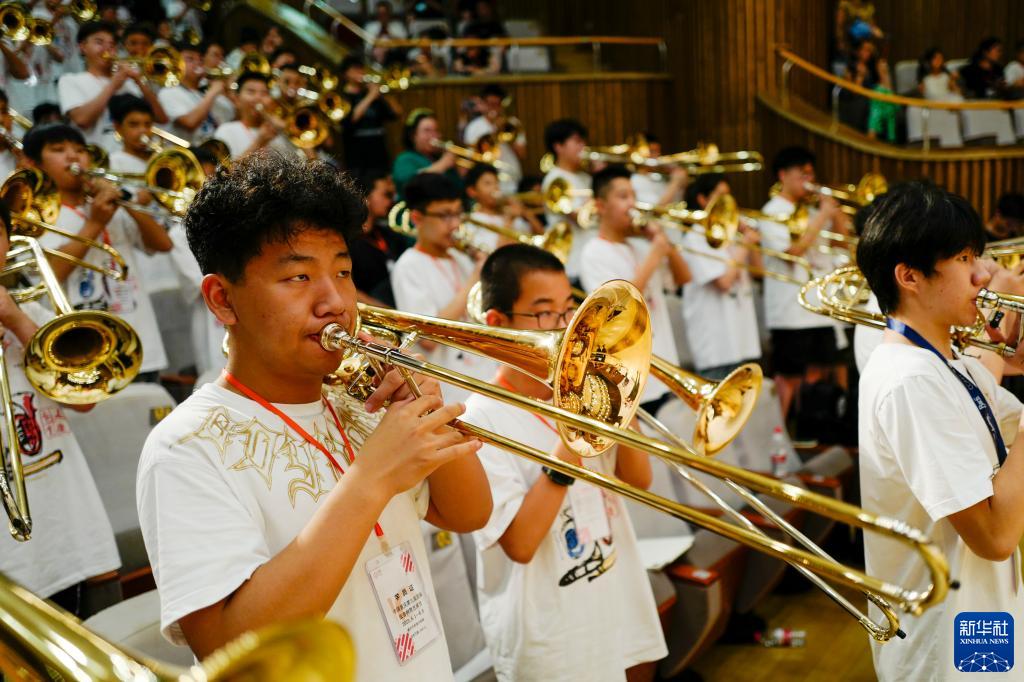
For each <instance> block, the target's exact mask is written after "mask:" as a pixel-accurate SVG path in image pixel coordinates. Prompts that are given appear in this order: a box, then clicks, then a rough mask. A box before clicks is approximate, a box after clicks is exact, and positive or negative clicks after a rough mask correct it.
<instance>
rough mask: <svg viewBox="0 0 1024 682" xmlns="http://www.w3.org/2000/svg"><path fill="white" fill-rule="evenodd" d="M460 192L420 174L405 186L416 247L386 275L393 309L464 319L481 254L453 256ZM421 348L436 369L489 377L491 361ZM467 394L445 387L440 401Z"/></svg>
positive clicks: (425, 343)
mask: <svg viewBox="0 0 1024 682" xmlns="http://www.w3.org/2000/svg"><path fill="white" fill-rule="evenodd" d="M460 195H461V192H460V191H459V188H458V187H457V186H456V185H455V183H454V182H453V181H452V180H450V179H448V177H446V176H444V175H441V174H440V173H420V174H419V175H417V176H416V177H414V178H413V179H412V180H410V181H409V182H408V183H407V184H406V190H405V197H406V202H407V203H408V205H409V207H410V210H411V211H412V221H413V224H414V225H415V226H416V244H415V246H413V247H412V248H411V249H406V250H405V251H404V252H403V253H402V255H401V256H399V257H398V260H397V261H395V267H394V268H393V269H392V271H391V289H392V291H393V292H394V294H395V307H396V308H397V309H398V310H405V311H408V312H410V313H418V314H420V315H429V316H431V317H440V318H444V319H446V320H464V319H465V317H466V298H467V297H468V295H469V290H470V289H471V288H472V287H473V285H474V284H476V282H477V280H478V279H479V277H480V266H481V265H482V264H483V254H477V261H476V262H474V261H473V259H471V258H470V257H469V256H467V255H465V254H464V253H461V252H459V251H457V250H456V249H455V248H454V246H455V241H454V234H455V231H456V230H457V229H458V227H459V224H460V222H461V220H462V200H461V199H460V198H459V197H460ZM419 345H420V347H421V348H422V349H423V350H424V351H426V354H427V358H428V359H429V360H430V361H431V362H434V363H436V364H439V365H442V366H444V367H448V368H450V369H454V370H456V371H458V372H462V373H463V374H469V375H471V376H475V377H477V378H480V379H484V378H489V377H490V376H491V375H492V374H493V373H494V361H493V360H489V359H487V358H484V357H482V356H479V355H476V354H474V353H469V352H466V351H462V350H458V349H456V348H452V347H451V346H446V345H443V344H436V343H432V342H430V341H427V340H422V341H420V343H419ZM468 395H469V392H468V391H466V390H465V389H460V388H458V387H455V386H449V385H445V386H444V396H445V400H448V401H457V400H465V398H466V397H468Z"/></svg>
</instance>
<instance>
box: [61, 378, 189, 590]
mask: <svg viewBox="0 0 1024 682" xmlns="http://www.w3.org/2000/svg"><path fill="white" fill-rule="evenodd" d="M172 409H174V399H173V398H172V397H171V395H170V393H168V392H167V390H166V389H165V388H164V387H163V386H160V385H159V384H151V383H134V384H131V385H129V386H128V387H127V388H125V389H124V390H123V391H121V392H120V393H117V394H115V395H114V396H112V397H111V398H110V399H109V400H105V401H103V402H101V403H99V404H98V405H96V407H95V408H93V409H92V411H90V412H88V413H79V412H74V411H72V410H68V411H67V415H68V420H69V421H70V422H71V426H72V429H73V430H74V433H75V437H76V438H77V439H78V443H79V445H81V446H82V452H84V453H85V459H86V461H88V463H89V468H90V470H91V471H92V475H93V478H94V479H96V487H97V488H98V489H99V491H100V497H101V498H102V499H103V506H104V507H105V508H106V510H107V516H108V517H110V524H111V526H113V529H114V536H115V537H116V538H117V548H118V551H119V552H120V554H121V564H122V566H121V571H122V573H123V574H124V573H129V572H131V571H133V570H136V569H139V568H142V567H145V566H148V565H149V559H148V558H147V556H146V550H145V546H144V545H143V542H142V531H141V530H140V529H139V515H138V511H137V510H136V507H135V472H136V470H137V469H138V464H139V455H140V453H141V452H142V445H143V444H144V443H145V441H146V437H147V436H148V435H149V432H150V430H151V429H152V428H153V426H154V425H155V424H156V423H157V422H158V421H160V420H161V419H162V418H163V417H165V416H166V415H167V414H168V413H170V411H171V410H172Z"/></svg>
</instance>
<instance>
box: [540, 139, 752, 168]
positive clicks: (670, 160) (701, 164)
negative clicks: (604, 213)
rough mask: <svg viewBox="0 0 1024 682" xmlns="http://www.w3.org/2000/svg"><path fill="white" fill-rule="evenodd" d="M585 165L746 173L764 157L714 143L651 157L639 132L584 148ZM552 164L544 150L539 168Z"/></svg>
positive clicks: (583, 158)
mask: <svg viewBox="0 0 1024 682" xmlns="http://www.w3.org/2000/svg"><path fill="white" fill-rule="evenodd" d="M581 160H582V161H583V165H584V167H588V166H590V165H591V164H593V163H596V162H601V163H614V164H623V165H626V166H632V167H634V168H635V167H637V166H645V167H648V168H663V167H665V166H681V167H683V168H685V169H686V170H687V172H688V173H689V174H690V175H706V174H708V173H749V172H751V171H759V170H761V168H762V163H763V161H764V157H762V156H761V154H760V152H756V151H738V152H720V151H719V150H718V145H716V144H713V143H708V144H704V143H701V144H699V145H698V146H697V147H696V148H695V149H691V150H689V151H685V152H677V153H675V154H667V155H663V156H651V150H650V147H649V146H648V144H647V141H646V139H645V138H644V137H643V136H642V135H640V136H638V137H637V138H636V139H635V140H627V141H626V143H625V144H617V145H612V146H610V147H584V148H583V153H582V154H581ZM554 166H555V157H554V155H553V154H551V153H547V154H545V155H544V156H542V157H541V159H540V170H541V172H542V173H547V172H548V171H550V170H551V169H552V168H554Z"/></svg>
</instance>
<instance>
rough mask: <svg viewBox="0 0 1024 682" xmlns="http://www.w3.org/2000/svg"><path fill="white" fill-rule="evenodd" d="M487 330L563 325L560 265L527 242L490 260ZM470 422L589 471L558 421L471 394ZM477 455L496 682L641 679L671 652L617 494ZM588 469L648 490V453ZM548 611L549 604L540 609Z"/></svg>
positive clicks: (483, 595)
mask: <svg viewBox="0 0 1024 682" xmlns="http://www.w3.org/2000/svg"><path fill="white" fill-rule="evenodd" d="M481 278H482V279H481V281H482V286H483V289H482V297H483V308H484V309H485V310H486V315H487V323H488V324H491V325H493V326H499V327H509V328H513V329H532V330H536V329H541V330H545V329H557V328H562V327H564V326H565V325H566V323H567V319H566V318H567V316H571V315H572V312H571V311H572V310H574V309H575V305H576V304H575V303H574V301H573V295H572V288H571V287H570V286H569V279H568V278H567V277H566V276H565V271H564V270H563V269H562V265H561V263H560V262H559V261H558V260H557V259H555V258H554V257H553V256H551V255H550V254H547V253H545V252H543V251H540V250H539V249H536V248H534V247H531V246H523V245H513V246H506V247H502V248H501V249H499V250H498V251H497V252H495V254H494V255H492V256H491V257H490V258H489V259H488V261H487V264H485V266H484V271H483V274H482V276H481ZM493 383H495V384H496V385H499V386H502V387H504V388H507V389H509V390H511V391H514V392H515V393H518V394H520V395H523V396H526V397H529V398H534V399H537V400H550V399H551V390H550V389H549V388H548V387H547V386H546V385H544V384H542V383H540V382H538V381H536V380H535V379H532V378H530V377H528V376H526V375H525V374H522V373H520V372H518V371H516V370H513V369H510V368H508V367H505V366H501V367H500V368H499V369H498V370H497V373H496V375H495V377H494V379H493ZM465 420H466V421H468V422H470V423H472V424H475V425H477V426H480V427H482V428H485V429H488V430H490V431H495V432H497V433H499V434H501V435H505V436H508V437H510V438H513V439H515V440H516V441H519V442H522V443H525V444H526V445H529V446H531V447H534V448H536V449H538V450H541V451H542V452H546V453H550V454H551V455H552V456H553V457H557V458H560V459H563V460H566V461H569V462H572V463H574V464H581V462H580V458H579V457H577V456H576V455H573V454H572V453H571V452H570V451H569V450H568V449H567V448H566V447H565V446H564V445H563V444H562V442H561V440H560V438H559V436H558V434H557V431H556V429H555V426H554V424H552V423H550V422H549V421H548V420H546V419H543V418H541V417H539V416H537V415H534V414H531V413H530V412H527V411H525V410H522V409H519V408H516V407H513V406H511V405H507V404H504V403H500V402H497V401H495V400H491V399H489V398H484V397H482V396H478V395H475V396H472V397H471V398H470V399H469V400H468V401H467V403H466V415H465ZM480 459H481V462H482V463H483V466H484V469H485V470H486V472H487V480H488V483H489V484H490V487H491V494H492V496H493V498H494V512H493V513H492V514H491V518H490V520H489V521H488V522H487V525H486V526H484V528H482V529H481V530H479V531H477V532H476V533H474V534H473V537H474V539H475V540H476V546H477V549H478V550H479V555H478V556H479V559H478V562H477V564H478V566H479V567H480V568H479V571H480V572H479V575H478V578H477V588H478V592H479V598H480V599H479V601H480V619H481V622H482V624H483V628H484V634H485V637H486V639H487V644H488V648H489V649H490V652H491V658H492V660H493V661H494V668H495V672H496V674H497V677H498V679H499V680H502V681H506V680H541V679H543V680H551V681H553V682H554V681H560V682H570V681H571V680H583V679H585V680H588V681H593V682H604V681H607V682H613V681H614V680H622V679H624V677H625V675H626V674H627V671H628V672H629V674H630V676H631V679H632V676H633V674H634V673H637V676H636V679H642V678H643V674H640V671H638V670H630V669H631V668H635V667H637V666H642V667H645V668H647V669H648V670H647V672H648V673H653V662H654V661H657V660H659V659H661V658H663V657H664V656H665V655H666V654H667V650H666V647H665V640H664V636H663V635H662V632H661V624H660V622H659V620H658V610H657V607H656V605H655V602H654V597H653V594H652V592H651V587H650V582H649V580H648V578H647V572H646V570H645V569H644V566H643V564H642V563H641V561H640V557H639V555H638V552H637V542H636V535H635V534H634V531H633V524H632V523H631V522H630V519H629V515H628V514H627V513H626V509H625V505H624V504H623V503H622V500H621V498H619V497H618V496H616V495H614V494H611V493H606V492H604V491H603V490H601V489H599V488H596V487H593V486H591V485H589V484H587V483H584V482H582V481H575V482H573V479H572V478H570V477H568V476H564V475H562V474H558V473H556V472H551V473H548V472H547V470H544V469H542V467H541V466H540V465H538V464H536V463H534V462H531V461H529V460H527V459H524V458H520V457H517V456H516V455H513V454H510V453H508V452H506V451H504V450H499V449H498V448H495V447H493V446H484V447H483V448H482V449H481V450H480ZM583 465H584V466H586V467H587V468H590V469H594V470H595V471H599V472H601V473H603V474H605V475H608V476H613V477H618V478H620V479H621V480H622V481H623V482H625V483H627V484H629V485H634V486H637V487H640V488H647V487H648V486H649V485H650V483H651V477H652V474H651V465H650V461H649V459H648V456H647V454H646V453H644V452H640V451H635V450H631V449H628V448H624V447H621V446H620V447H619V448H618V450H617V454H616V449H612V450H611V451H609V452H606V453H605V454H603V455H601V456H599V457H596V458H593V459H588V460H587V461H586V462H585V464H583ZM541 605H543V606H541Z"/></svg>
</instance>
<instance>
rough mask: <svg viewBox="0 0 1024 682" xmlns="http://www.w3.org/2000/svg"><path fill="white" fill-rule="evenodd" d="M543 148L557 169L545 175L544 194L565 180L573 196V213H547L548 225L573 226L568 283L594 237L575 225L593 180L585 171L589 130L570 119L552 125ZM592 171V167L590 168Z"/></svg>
mask: <svg viewBox="0 0 1024 682" xmlns="http://www.w3.org/2000/svg"><path fill="white" fill-rule="evenodd" d="M544 146H545V148H546V149H547V151H548V153H549V154H551V155H552V157H553V158H554V166H553V167H552V168H551V170H549V171H548V172H547V173H546V174H545V175H544V180H543V182H541V185H540V189H541V192H547V190H548V188H549V187H550V186H551V183H553V182H554V181H555V180H564V181H565V182H567V183H568V184H569V191H570V192H571V193H572V194H571V195H570V197H569V200H568V202H567V203H568V205H569V207H571V211H569V212H568V213H553V212H552V211H550V210H547V211H545V216H546V217H547V220H546V222H547V224H548V225H554V224H555V223H557V222H558V221H560V220H565V219H566V218H567V217H568V219H569V222H570V223H571V224H572V226H573V230H572V252H571V253H570V254H569V262H568V263H566V266H565V269H566V272H567V273H568V275H569V279H577V278H579V277H580V254H581V253H582V252H583V247H584V246H585V245H586V242H588V241H589V240H590V239H591V238H592V237H593V236H594V235H593V230H590V229H580V228H579V226H578V225H577V223H576V212H577V211H578V210H579V209H580V207H581V206H583V204H584V203H585V202H586V201H587V199H588V198H589V197H590V185H591V183H592V179H591V177H590V173H587V172H585V171H584V170H583V160H582V159H583V152H584V150H585V149H586V146H587V129H586V128H585V127H584V126H583V124H582V123H580V122H579V121H576V120H573V119H571V118H565V119H559V120H557V121H552V122H551V123H549V124H548V125H547V127H546V128H544ZM591 167H592V168H593V166H591Z"/></svg>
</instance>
